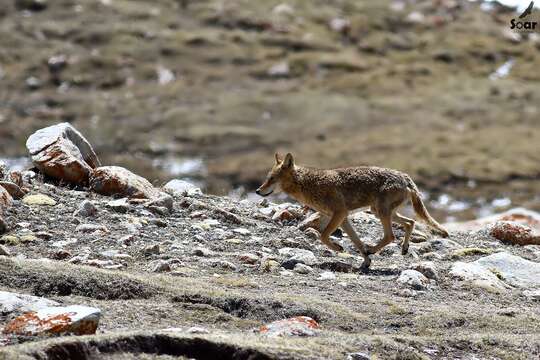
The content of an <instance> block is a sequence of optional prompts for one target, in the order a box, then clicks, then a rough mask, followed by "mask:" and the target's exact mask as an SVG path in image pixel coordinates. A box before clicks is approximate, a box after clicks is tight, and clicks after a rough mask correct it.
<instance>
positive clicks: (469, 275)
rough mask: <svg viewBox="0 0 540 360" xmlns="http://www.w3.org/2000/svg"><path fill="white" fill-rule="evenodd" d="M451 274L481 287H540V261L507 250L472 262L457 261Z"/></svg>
mask: <svg viewBox="0 0 540 360" xmlns="http://www.w3.org/2000/svg"><path fill="white" fill-rule="evenodd" d="M450 275H451V276H454V277H457V278H460V279H461V280H465V281H467V282H470V283H471V284H472V285H476V286H479V287H491V288H498V289H505V288H508V287H510V286H512V287H517V288H524V289H531V288H533V289H540V263H537V262H534V261H529V260H526V259H523V258H521V257H519V256H516V255H512V254H509V253H507V252H499V253H496V254H492V255H489V256H485V257H482V258H480V259H478V260H476V261H473V262H471V263H462V262H456V263H455V264H454V265H453V266H452V269H451V270H450Z"/></svg>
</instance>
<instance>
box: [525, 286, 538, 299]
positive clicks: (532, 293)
mask: <svg viewBox="0 0 540 360" xmlns="http://www.w3.org/2000/svg"><path fill="white" fill-rule="evenodd" d="M523 295H524V296H525V297H526V298H527V299H529V300H532V301H540V289H539V290H525V291H523Z"/></svg>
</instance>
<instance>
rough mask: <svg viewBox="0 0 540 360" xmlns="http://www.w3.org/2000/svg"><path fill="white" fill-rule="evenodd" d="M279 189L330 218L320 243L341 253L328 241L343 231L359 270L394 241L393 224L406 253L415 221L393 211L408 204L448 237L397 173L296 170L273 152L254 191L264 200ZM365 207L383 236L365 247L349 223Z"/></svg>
mask: <svg viewBox="0 0 540 360" xmlns="http://www.w3.org/2000/svg"><path fill="white" fill-rule="evenodd" d="M278 188H279V189H280V190H282V191H283V192H285V193H287V194H288V195H290V196H291V197H293V198H294V199H296V200H297V201H298V202H300V203H302V204H304V205H305V206H307V207H309V208H311V209H313V210H315V211H318V212H319V213H321V214H324V215H326V216H327V217H328V218H329V219H330V221H329V222H328V225H326V228H325V229H324V230H323V231H322V233H321V241H322V242H323V243H324V244H325V245H326V246H328V247H329V248H330V249H332V250H334V251H343V247H342V246H340V245H339V244H336V243H334V242H333V241H331V240H330V235H331V234H332V233H333V232H334V231H335V230H336V229H337V228H338V227H341V228H342V229H343V230H344V231H345V233H347V235H348V236H349V238H350V239H351V241H352V242H353V243H354V245H355V247H356V248H357V249H358V251H359V252H360V254H361V255H362V257H363V258H364V262H363V263H362V269H363V270H367V269H368V268H369V266H370V264H371V259H370V257H369V255H371V254H375V253H377V252H378V251H380V250H381V249H382V248H383V247H385V246H386V245H388V244H390V243H391V242H393V241H394V240H395V237H394V233H393V231H392V219H394V220H395V221H396V222H397V223H399V224H401V225H402V226H403V228H404V230H405V236H404V238H403V241H402V242H401V253H402V254H403V255H405V254H407V252H408V250H409V240H410V237H411V233H412V232H413V230H414V225H415V221H414V220H413V219H410V218H408V217H405V216H403V215H401V214H400V213H398V212H397V208H398V207H399V206H400V205H401V204H403V203H404V202H405V201H406V200H407V199H410V200H411V202H412V205H413V208H414V211H415V213H416V215H418V217H419V218H420V219H422V220H423V221H425V222H426V223H427V225H429V226H430V227H432V228H434V229H435V230H436V231H437V232H439V233H440V234H441V235H442V236H444V237H448V231H446V229H445V228H444V227H442V226H441V225H440V224H439V223H438V222H437V221H435V219H433V218H432V217H431V216H430V215H429V213H428V211H427V209H426V207H425V206H424V203H423V202H422V199H421V197H420V191H419V190H418V187H417V186H416V184H415V183H414V182H413V181H412V179H411V178H410V176H409V175H407V174H405V173H403V172H400V171H397V170H393V169H387V168H381V167H375V166H359V167H347V168H339V169H317V168H313V167H307V166H299V165H296V164H295V162H294V158H293V156H292V154H291V153H288V154H287V155H285V157H281V156H280V155H279V154H277V153H276V154H275V163H274V165H273V166H272V168H271V169H270V171H269V172H268V175H267V176H266V179H265V180H264V182H263V183H262V185H261V186H260V187H259V188H258V189H257V190H256V191H255V192H256V193H257V194H258V195H261V196H268V195H270V194H271V193H272V192H273V191H274V190H275V189H278ZM364 207H370V208H371V212H372V213H373V214H374V215H375V216H377V217H378V218H379V220H380V221H381V224H382V226H383V230H384V235H383V237H382V239H381V240H380V241H379V242H378V243H377V244H376V245H367V244H364V243H363V242H362V241H361V240H360V238H359V237H358V235H357V234H356V232H355V231H354V229H353V227H352V226H351V223H350V222H349V220H348V218H347V217H348V214H349V211H351V210H354V209H358V208H364Z"/></svg>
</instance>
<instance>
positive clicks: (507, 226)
mask: <svg viewBox="0 0 540 360" xmlns="http://www.w3.org/2000/svg"><path fill="white" fill-rule="evenodd" d="M490 234H491V235H492V236H493V237H494V238H496V239H498V240H500V241H502V242H506V243H510V244H514V245H522V246H523V245H540V235H539V234H535V233H534V231H533V229H531V228H530V227H528V226H525V225H522V224H520V223H518V222H514V221H497V222H496V223H495V224H493V226H492V227H491V230H490Z"/></svg>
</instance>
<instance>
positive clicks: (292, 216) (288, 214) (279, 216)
mask: <svg viewBox="0 0 540 360" xmlns="http://www.w3.org/2000/svg"><path fill="white" fill-rule="evenodd" d="M299 217H300V214H299V213H298V212H296V211H293V210H288V209H280V210H278V211H276V212H275V213H274V215H273V216H272V220H274V221H281V222H283V221H292V220H296V219H298V218H299Z"/></svg>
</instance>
